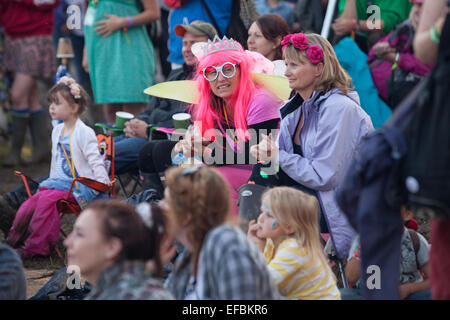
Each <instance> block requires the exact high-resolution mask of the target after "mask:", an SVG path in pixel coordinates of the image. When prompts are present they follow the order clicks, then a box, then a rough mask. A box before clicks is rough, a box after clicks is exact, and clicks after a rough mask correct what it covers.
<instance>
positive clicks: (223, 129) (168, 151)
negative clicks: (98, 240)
mask: <svg viewBox="0 0 450 320" xmlns="http://www.w3.org/2000/svg"><path fill="white" fill-rule="evenodd" d="M215 40H216V41H214V42H211V41H209V42H208V44H206V45H205V46H204V47H203V50H202V51H200V53H197V54H198V55H199V57H198V58H199V63H198V66H197V78H196V81H197V87H198V90H199V99H198V103H197V104H195V105H193V106H192V108H191V110H190V112H191V114H192V115H193V118H194V120H195V122H194V125H193V129H194V130H193V134H192V135H191V136H190V137H187V136H186V137H185V139H184V140H180V141H178V142H177V141H164V140H162V141H152V142H149V143H148V144H147V145H145V146H144V147H143V149H142V150H141V152H140V154H139V169H140V171H141V176H142V177H143V179H144V180H143V185H144V188H147V189H148V188H154V189H156V190H157V191H159V192H160V193H162V191H163V186H162V183H161V180H160V177H159V172H162V171H164V170H165V169H167V168H168V167H169V166H171V165H172V163H173V162H172V159H173V158H174V156H175V155H177V154H179V153H181V154H183V156H185V157H186V158H190V157H192V156H194V153H195V155H196V156H198V159H200V160H201V161H203V162H204V163H206V164H208V165H217V166H220V167H218V168H219V171H221V172H222V173H223V174H224V175H225V176H226V178H227V181H228V182H229V184H230V187H231V192H232V198H233V200H237V191H236V190H237V189H238V188H239V187H240V186H241V185H242V184H244V183H245V182H246V181H247V179H248V177H249V176H250V173H251V170H252V165H251V163H253V164H255V163H256V159H251V158H250V154H249V150H250V143H252V144H255V143H257V141H258V138H259V136H260V132H265V133H266V134H267V132H269V131H270V130H272V129H276V128H277V127H278V125H279V114H278V108H279V107H280V105H281V100H279V99H278V98H277V97H276V96H275V95H274V94H273V93H271V92H270V91H268V90H266V89H264V88H263V87H259V86H257V85H256V84H255V83H254V82H253V81H252V79H251V75H250V72H251V71H253V70H254V69H255V68H260V67H261V66H259V65H256V64H257V63H255V61H256V60H255V59H254V53H249V52H248V51H244V50H243V48H242V46H241V45H240V44H239V43H237V42H235V41H234V40H232V39H230V40H228V39H226V38H224V39H223V40H219V39H218V38H215ZM261 58H263V57H261ZM263 59H264V58H263ZM264 60H267V59H264ZM269 63H270V62H269ZM234 202H236V201H234ZM235 211H237V209H235Z"/></svg>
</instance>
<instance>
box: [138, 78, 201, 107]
mask: <svg viewBox="0 0 450 320" xmlns="http://www.w3.org/2000/svg"><path fill="white" fill-rule="evenodd" d="M144 93H146V94H148V95H151V96H155V97H158V98H166V99H173V100H178V101H182V102H186V103H191V104H195V103H197V101H198V90H197V83H196V82H195V81H194V80H178V81H168V82H161V83H158V84H155V85H154V86H151V87H148V88H147V89H145V90H144Z"/></svg>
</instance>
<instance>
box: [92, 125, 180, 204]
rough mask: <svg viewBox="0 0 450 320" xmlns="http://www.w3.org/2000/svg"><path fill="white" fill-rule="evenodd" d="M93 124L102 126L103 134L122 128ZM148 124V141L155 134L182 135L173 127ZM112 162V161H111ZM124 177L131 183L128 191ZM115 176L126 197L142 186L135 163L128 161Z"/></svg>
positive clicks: (166, 136) (168, 136) (162, 135)
mask: <svg viewBox="0 0 450 320" xmlns="http://www.w3.org/2000/svg"><path fill="white" fill-rule="evenodd" d="M95 126H96V127H100V128H102V129H103V132H104V133H105V134H106V133H107V132H108V131H112V132H116V133H118V134H119V133H122V132H123V129H118V128H116V127H115V126H113V125H110V124H106V123H96V124H95ZM149 126H150V130H149V133H150V138H149V141H152V140H153V137H154V136H155V135H157V136H159V137H161V139H170V138H171V135H172V134H174V133H175V134H180V135H184V133H183V132H176V131H175V129H173V128H165V127H157V126H153V125H149ZM113 155H114V150H113ZM113 159H114V158H113ZM113 163H114V161H113ZM125 177H126V178H127V179H129V181H128V183H130V182H132V183H133V185H132V187H131V191H130V192H127V190H126V187H127V184H128V183H125ZM116 178H117V181H118V182H119V188H120V191H121V192H122V194H123V195H124V196H125V198H127V199H128V198H129V197H130V196H131V195H132V194H134V193H135V192H136V189H137V188H138V187H142V183H141V180H140V178H139V167H138V164H137V163H130V164H129V165H128V166H127V167H126V168H124V169H123V170H122V172H116Z"/></svg>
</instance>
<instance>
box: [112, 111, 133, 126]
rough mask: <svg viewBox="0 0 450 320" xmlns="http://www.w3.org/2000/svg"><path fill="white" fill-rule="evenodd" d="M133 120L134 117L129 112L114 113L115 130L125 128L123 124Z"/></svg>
mask: <svg viewBox="0 0 450 320" xmlns="http://www.w3.org/2000/svg"><path fill="white" fill-rule="evenodd" d="M133 118H134V115H133V114H131V113H129V112H124V111H117V112H116V128H118V129H123V128H125V122H127V121H130V120H131V119H133Z"/></svg>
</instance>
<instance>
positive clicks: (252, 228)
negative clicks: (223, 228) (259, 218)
mask: <svg viewBox="0 0 450 320" xmlns="http://www.w3.org/2000/svg"><path fill="white" fill-rule="evenodd" d="M259 228H260V226H259V225H258V222H256V220H251V221H250V222H249V224H248V231H247V237H248V238H249V239H250V240H251V241H252V242H253V243H254V244H255V245H256V247H257V248H258V249H259V250H260V251H261V252H262V251H264V247H265V246H266V239H261V238H260V237H258V236H257V235H256V233H257V231H258V230H259Z"/></svg>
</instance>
